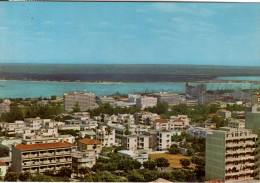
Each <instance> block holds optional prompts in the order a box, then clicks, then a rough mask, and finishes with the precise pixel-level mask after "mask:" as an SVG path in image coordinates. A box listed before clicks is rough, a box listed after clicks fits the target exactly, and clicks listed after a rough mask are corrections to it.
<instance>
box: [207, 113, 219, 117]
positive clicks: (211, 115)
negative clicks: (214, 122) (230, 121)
mask: <svg viewBox="0 0 260 183" xmlns="http://www.w3.org/2000/svg"><path fill="white" fill-rule="evenodd" d="M208 116H210V117H213V116H217V117H218V116H219V115H218V114H215V113H214V114H209V115H208Z"/></svg>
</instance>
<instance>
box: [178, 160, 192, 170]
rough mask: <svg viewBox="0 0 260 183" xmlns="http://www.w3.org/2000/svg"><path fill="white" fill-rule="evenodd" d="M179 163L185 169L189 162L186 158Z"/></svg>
mask: <svg viewBox="0 0 260 183" xmlns="http://www.w3.org/2000/svg"><path fill="white" fill-rule="evenodd" d="M180 163H181V165H182V166H183V168H187V167H188V166H190V160H189V159H187V158H181V159H180Z"/></svg>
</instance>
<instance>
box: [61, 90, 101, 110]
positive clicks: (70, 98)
mask: <svg viewBox="0 0 260 183" xmlns="http://www.w3.org/2000/svg"><path fill="white" fill-rule="evenodd" d="M76 105H78V106H79V108H80V110H81V111H87V110H89V109H93V108H96V107H97V104H96V95H95V94H93V93H77V92H73V93H65V94H64V95H63V107H64V109H65V110H66V111H73V109H74V108H75V106H76Z"/></svg>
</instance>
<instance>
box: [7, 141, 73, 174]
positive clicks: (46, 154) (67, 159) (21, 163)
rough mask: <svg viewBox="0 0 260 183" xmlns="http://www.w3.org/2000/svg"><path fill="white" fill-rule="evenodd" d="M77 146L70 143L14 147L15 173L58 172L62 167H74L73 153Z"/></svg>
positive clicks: (13, 168)
mask: <svg viewBox="0 0 260 183" xmlns="http://www.w3.org/2000/svg"><path fill="white" fill-rule="evenodd" d="M74 149H75V146H74V145H73V144H71V143H69V142H65V141H64V142H54V143H41V144H18V145H15V146H13V147H12V166H11V169H12V171H14V172H17V173H20V172H25V171H28V172H30V173H32V174H36V173H43V172H44V171H46V170H51V171H58V170H60V168H61V167H64V166H66V167H72V156H71V153H72V152H73V151H74Z"/></svg>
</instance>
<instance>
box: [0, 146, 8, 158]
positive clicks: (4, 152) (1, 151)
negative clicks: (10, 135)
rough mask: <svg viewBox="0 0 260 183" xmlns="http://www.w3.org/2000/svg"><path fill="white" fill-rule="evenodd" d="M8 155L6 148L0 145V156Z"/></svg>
mask: <svg viewBox="0 0 260 183" xmlns="http://www.w3.org/2000/svg"><path fill="white" fill-rule="evenodd" d="M7 156H9V151H8V150H7V149H6V148H3V147H0V157H7Z"/></svg>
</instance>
